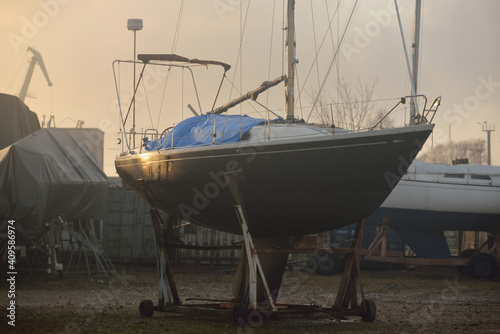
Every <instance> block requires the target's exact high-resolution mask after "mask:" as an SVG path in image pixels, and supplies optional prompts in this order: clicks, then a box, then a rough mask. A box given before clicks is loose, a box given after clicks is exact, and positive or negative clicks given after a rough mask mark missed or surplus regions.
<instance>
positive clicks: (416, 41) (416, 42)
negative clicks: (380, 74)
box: [410, 0, 422, 119]
mask: <svg viewBox="0 0 500 334" xmlns="http://www.w3.org/2000/svg"><path fill="white" fill-rule="evenodd" d="M421 7H422V0H416V2H415V31H414V33H415V35H414V36H413V44H412V49H413V50H412V78H413V85H412V87H413V92H412V94H413V95H417V94H418V93H417V83H418V82H417V81H418V56H419V53H420V16H421V15H420V13H421ZM418 114H419V111H418V105H417V103H416V98H413V99H411V100H410V116H411V118H410V119H414V117H415V116H416V115H418Z"/></svg>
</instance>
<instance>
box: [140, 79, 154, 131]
mask: <svg viewBox="0 0 500 334" xmlns="http://www.w3.org/2000/svg"><path fill="white" fill-rule="evenodd" d="M142 89H143V90H144V97H145V98H146V105H147V107H148V113H149V119H150V120H151V127H154V123H153V116H151V108H150V107H149V99H148V92H147V90H146V85H145V84H144V80H142Z"/></svg>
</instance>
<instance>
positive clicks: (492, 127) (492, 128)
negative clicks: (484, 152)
mask: <svg viewBox="0 0 500 334" xmlns="http://www.w3.org/2000/svg"><path fill="white" fill-rule="evenodd" d="M477 124H480V125H482V127H483V131H484V132H486V133H487V136H488V137H487V138H488V165H491V132H493V131H495V124H488V123H486V121H484V123H479V122H477Z"/></svg>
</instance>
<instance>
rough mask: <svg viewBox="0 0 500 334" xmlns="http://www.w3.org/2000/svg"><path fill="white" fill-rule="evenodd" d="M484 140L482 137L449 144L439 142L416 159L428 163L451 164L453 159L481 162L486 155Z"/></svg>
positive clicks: (472, 162) (473, 162) (474, 162)
mask: <svg viewBox="0 0 500 334" xmlns="http://www.w3.org/2000/svg"><path fill="white" fill-rule="evenodd" d="M485 146H486V142H485V140H483V139H469V140H463V141H459V142H454V143H451V144H439V145H436V146H434V147H432V148H431V149H429V150H428V151H427V152H425V153H422V154H420V156H419V157H418V159H419V160H420V161H423V162H428V163H440V164H451V162H452V161H453V160H455V159H469V163H471V164H481V163H482V161H484V160H485V159H486V158H485V155H486V149H485Z"/></svg>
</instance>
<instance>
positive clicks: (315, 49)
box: [309, 0, 320, 88]
mask: <svg viewBox="0 0 500 334" xmlns="http://www.w3.org/2000/svg"><path fill="white" fill-rule="evenodd" d="M309 3H310V4H311V18H312V19H311V21H312V28H313V40H314V52H315V53H316V55H317V54H318V45H317V43H316V25H315V24H314V7H313V1H312V0H310V1H309ZM315 63H316V77H317V79H318V88H319V85H320V81H319V62H318V61H316V62H315Z"/></svg>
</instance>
